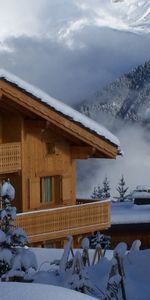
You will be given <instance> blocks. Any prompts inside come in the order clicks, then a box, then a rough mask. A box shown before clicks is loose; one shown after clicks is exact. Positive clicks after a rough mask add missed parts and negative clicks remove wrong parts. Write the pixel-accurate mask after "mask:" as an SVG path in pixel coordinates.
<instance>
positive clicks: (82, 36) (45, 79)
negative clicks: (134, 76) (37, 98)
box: [0, 27, 150, 106]
mask: <svg viewBox="0 0 150 300" xmlns="http://www.w3.org/2000/svg"><path fill="white" fill-rule="evenodd" d="M126 45H128V47H126ZM5 47H7V50H8V49H10V50H12V51H6V49H4V51H2V50H1V52H0V67H1V68H5V69H7V70H8V71H11V72H13V73H14V74H16V75H18V76H20V77H21V78H23V79H25V80H26V81H28V82H30V83H32V84H34V85H36V86H38V87H39V88H41V89H43V90H45V91H46V92H48V93H49V94H50V95H51V96H53V97H56V98H58V99H60V100H63V101H64V102H66V103H68V104H70V105H74V106H75V105H76V104H78V103H80V101H82V100H84V99H86V98H88V97H89V96H90V97H91V95H93V93H95V92H96V91H97V90H99V89H100V88H101V87H102V86H104V85H105V84H107V83H109V82H111V81H113V80H114V79H116V78H117V77H118V76H120V75H121V74H122V73H124V72H127V71H129V70H130V69H131V68H132V67H135V66H137V65H138V64H139V63H144V62H145V60H148V59H149V48H150V40H149V39H148V36H144V37H143V36H139V35H135V34H131V33H130V34H129V33H124V32H120V33H118V32H116V31H114V30H110V29H106V28H105V29H98V28H96V27H90V28H84V29H82V30H81V31H80V33H79V32H78V33H75V34H74V39H73V44H72V47H71V48H70V47H68V45H66V44H65V43H64V42H63V41H62V40H61V41H58V40H54V39H53V38H37V37H27V36H21V37H18V38H11V39H7V40H6V41H5ZM137 49H138V51H137Z"/></svg>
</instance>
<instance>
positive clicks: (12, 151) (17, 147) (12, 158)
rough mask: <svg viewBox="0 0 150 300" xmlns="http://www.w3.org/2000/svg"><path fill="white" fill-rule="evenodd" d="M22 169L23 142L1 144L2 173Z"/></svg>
mask: <svg viewBox="0 0 150 300" xmlns="http://www.w3.org/2000/svg"><path fill="white" fill-rule="evenodd" d="M19 170H21V143H5V144H0V174H6V173H12V172H17V171H19Z"/></svg>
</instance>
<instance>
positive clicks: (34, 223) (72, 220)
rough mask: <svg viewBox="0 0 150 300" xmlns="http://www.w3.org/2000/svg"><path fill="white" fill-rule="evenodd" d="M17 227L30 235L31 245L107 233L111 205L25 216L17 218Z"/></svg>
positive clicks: (88, 205)
mask: <svg viewBox="0 0 150 300" xmlns="http://www.w3.org/2000/svg"><path fill="white" fill-rule="evenodd" d="M17 226H20V227H22V228H23V229H24V230H25V231H26V233H27V235H28V238H29V241H30V242H41V241H46V240H54V239H59V238H65V237H66V236H67V235H68V234H71V235H77V234H86V233H91V232H93V231H96V230H103V229H107V228H108V227H110V201H109V200H105V201H97V202H92V203H86V204H79V205H74V206H65V207H59V208H53V209H47V210H39V211H32V212H26V213H21V214H18V215H17Z"/></svg>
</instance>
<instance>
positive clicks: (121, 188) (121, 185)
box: [116, 175, 128, 202]
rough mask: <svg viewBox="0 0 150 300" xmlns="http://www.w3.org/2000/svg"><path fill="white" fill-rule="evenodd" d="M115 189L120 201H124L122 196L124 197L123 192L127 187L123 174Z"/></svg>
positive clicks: (124, 192)
mask: <svg viewBox="0 0 150 300" xmlns="http://www.w3.org/2000/svg"><path fill="white" fill-rule="evenodd" d="M116 190H117V191H118V193H119V200H120V201H121V202H123V201H124V198H125V194H126V192H127V190H128V187H126V182H125V180H124V176H123V175H122V176H121V178H120V180H119V183H118V187H117V188H116Z"/></svg>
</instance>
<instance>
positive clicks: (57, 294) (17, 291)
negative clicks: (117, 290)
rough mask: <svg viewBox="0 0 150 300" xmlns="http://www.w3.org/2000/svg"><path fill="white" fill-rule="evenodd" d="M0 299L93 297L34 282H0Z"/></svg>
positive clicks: (75, 299) (40, 299)
mask: <svg viewBox="0 0 150 300" xmlns="http://www.w3.org/2000/svg"><path fill="white" fill-rule="evenodd" d="M0 294H1V296H0V299H1V300H10V299H13V300H20V299H21V300H27V299H32V300H47V299H55V300H60V299H61V300H84V299H87V300H90V299H91V300H92V299H94V298H93V297H89V296H87V295H84V294H81V293H79V292H75V291H72V290H69V289H65V288H61V287H56V286H52V285H45V284H44V285H43V284H34V283H32V284H31V283H30V284H29V283H10V282H9V283H5V282H0Z"/></svg>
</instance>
